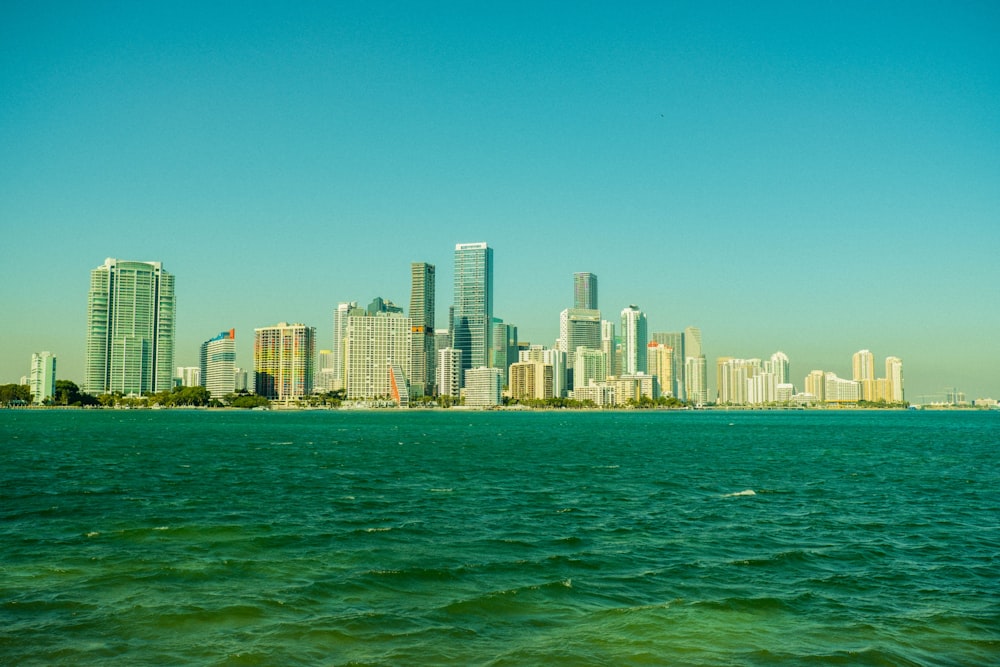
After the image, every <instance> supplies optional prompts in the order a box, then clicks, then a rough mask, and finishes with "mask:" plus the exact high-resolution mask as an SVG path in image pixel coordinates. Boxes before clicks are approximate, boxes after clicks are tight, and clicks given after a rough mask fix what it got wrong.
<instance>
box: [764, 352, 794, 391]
mask: <svg viewBox="0 0 1000 667" xmlns="http://www.w3.org/2000/svg"><path fill="white" fill-rule="evenodd" d="M769 369H770V371H771V372H772V373H774V381H775V384H785V383H787V382H788V378H789V377H791V376H790V374H789V370H790V368H789V363H788V355H787V354H785V353H784V352H780V351H779V352H775V353H774V354H772V355H771V363H770V365H769Z"/></svg>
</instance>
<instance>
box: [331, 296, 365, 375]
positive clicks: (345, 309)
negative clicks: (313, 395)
mask: <svg viewBox="0 0 1000 667" xmlns="http://www.w3.org/2000/svg"><path fill="white" fill-rule="evenodd" d="M363 312H365V311H364V309H363V308H358V302H357V301H341V302H340V303H338V304H337V310H335V311H333V347H332V348H330V352H332V353H333V354H332V357H331V363H330V375H332V376H333V378H332V381H331V384H330V391H338V390H340V389H343V388H344V337H345V336H346V335H347V317H348V316H349V315H352V314H355V315H357V314H360V313H363Z"/></svg>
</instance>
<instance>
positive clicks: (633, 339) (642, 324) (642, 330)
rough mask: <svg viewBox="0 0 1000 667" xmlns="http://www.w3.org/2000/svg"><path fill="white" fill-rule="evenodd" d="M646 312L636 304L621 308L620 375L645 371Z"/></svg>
mask: <svg viewBox="0 0 1000 667" xmlns="http://www.w3.org/2000/svg"><path fill="white" fill-rule="evenodd" d="M647 343H648V340H647V338H646V314H645V313H644V312H642V311H641V310H639V307H638V306H636V305H630V306H628V307H626V308H624V309H623V310H622V369H621V371H622V375H637V374H638V373H645V372H646V344H647Z"/></svg>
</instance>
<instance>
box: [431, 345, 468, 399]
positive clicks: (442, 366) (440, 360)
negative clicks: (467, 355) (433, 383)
mask: <svg viewBox="0 0 1000 667" xmlns="http://www.w3.org/2000/svg"><path fill="white" fill-rule="evenodd" d="M436 370H437V391H438V395H439V396H450V397H451V398H458V397H459V396H461V394H462V351H461V350H456V349H455V348H453V347H444V348H441V349H440V350H438V355H437V369H436Z"/></svg>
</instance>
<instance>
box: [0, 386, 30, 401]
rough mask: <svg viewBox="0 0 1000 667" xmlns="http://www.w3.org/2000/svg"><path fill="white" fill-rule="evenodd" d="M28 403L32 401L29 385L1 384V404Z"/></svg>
mask: <svg viewBox="0 0 1000 667" xmlns="http://www.w3.org/2000/svg"><path fill="white" fill-rule="evenodd" d="M28 403H31V387H29V386H28V385H26V384H4V385H0V405H27V404H28Z"/></svg>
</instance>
